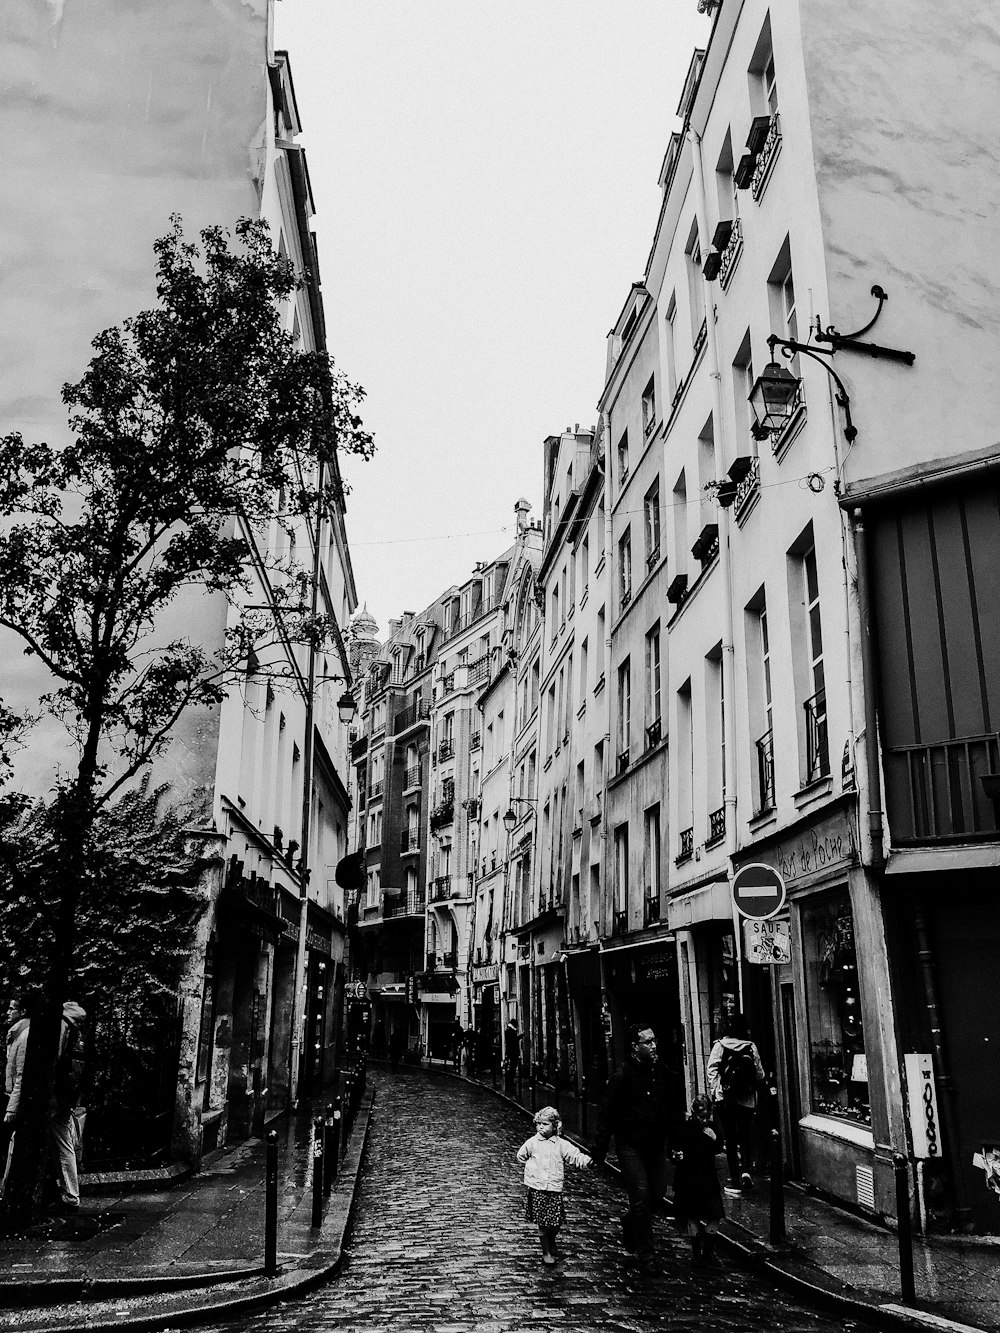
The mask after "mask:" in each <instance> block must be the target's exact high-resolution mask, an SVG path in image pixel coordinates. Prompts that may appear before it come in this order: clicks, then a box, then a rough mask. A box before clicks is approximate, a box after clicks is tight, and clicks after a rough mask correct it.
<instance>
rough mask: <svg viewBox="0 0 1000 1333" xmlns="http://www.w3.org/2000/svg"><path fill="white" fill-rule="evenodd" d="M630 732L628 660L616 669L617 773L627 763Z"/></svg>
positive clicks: (630, 675)
mask: <svg viewBox="0 0 1000 1333" xmlns="http://www.w3.org/2000/svg"><path fill="white" fill-rule="evenodd" d="M631 730H632V667H631V663H630V661H629V659H628V658H627V657H626V659H625V661H624V662H623V663H622V664H621V666H620V667H619V668H618V772H620V773H622V772H624V771H625V769H626V768H628V763H629V737H630V735H631Z"/></svg>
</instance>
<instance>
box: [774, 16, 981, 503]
mask: <svg viewBox="0 0 1000 1333" xmlns="http://www.w3.org/2000/svg"><path fill="white" fill-rule="evenodd" d="M789 8H791V6H790V7H789ZM795 8H796V9H798V10H800V12H801V27H802V53H803V61H804V72H805V78H806V87H807V93H808V107H809V125H810V133H811V139H812V144H813V153H814V168H815V177H816V182H817V187H818V196H819V206H820V209H821V213H822V228H823V239H824V244H825V260H826V269H827V284H828V287H829V311H828V318H827V311H826V310H823V311H822V313H823V316H824V323H828V322H829V323H833V324H834V325H835V326H836V327H837V328H838V329H839V330H841V331H843V332H845V333H846V332H849V331H851V330H853V329H856V328H859V327H861V326H862V325H864V324H866V323H867V322H868V320H869V319H870V317H871V315H872V314H873V313H874V309H875V302H874V300H873V298H872V297H871V295H870V289H871V286H872V283H876V282H877V283H880V284H881V285H882V286H883V287H884V288H885V290H886V291H887V292H888V295H889V300H888V303H887V304H886V307H885V309H884V312H883V314H882V316H881V318H880V320H879V322H878V324H877V325H876V326H875V328H874V329H873V330H872V331H871V333H869V334H867V335H866V338H867V339H869V340H871V341H874V342H878V343H881V344H883V345H886V346H891V347H898V348H904V349H907V350H909V351H912V352H914V353H915V354H916V362H915V364H914V365H913V366H912V367H907V366H905V365H899V364H896V363H894V362H888V361H884V360H877V361H876V360H870V359H869V358H868V357H866V356H862V355H858V354H856V353H852V352H848V351H845V352H843V353H842V354H838V356H837V358H836V365H837V369H838V371H840V373H841V374H842V376H843V378H844V380H845V382H846V384H847V387H848V391H849V393H850V396H851V402H852V407H853V409H854V415H855V419H856V422H857V426H858V430H859V436H858V440H857V444H856V446H855V448H854V450H853V451H852V453H851V456H850V458H849V460H848V462H847V466H846V469H845V476H846V479H847V480H848V481H849V482H851V483H856V482H859V481H863V480H864V479H866V478H870V477H872V476H876V475H878V474H880V473H886V472H893V471H896V470H898V469H904V468H907V467H910V466H912V465H914V464H916V463H920V462H924V461H927V460H930V459H935V458H943V457H947V456H950V455H956V454H961V453H963V452H965V451H969V452H972V451H975V450H981V449H984V448H987V447H989V446H993V447H996V446H997V444H998V440H1000V434H998V428H997V420H998V417H1000V388H998V386H997V381H996V376H995V375H994V374H992V367H994V366H995V365H996V364H997V361H998V359H1000V323H998V321H997V318H996V311H997V308H998V305H1000V259H998V257H997V245H996V218H997V213H998V210H1000V144H998V140H997V135H996V107H997V105H998V103H1000V15H998V14H997V12H996V11H995V10H994V9H993V8H992V7H991V6H989V5H969V4H965V3H962V2H961V0H941V3H938V4H934V5H915V4H912V3H910V2H909V0H886V3H885V4H881V5H879V7H878V11H877V14H875V13H873V10H872V7H871V6H870V5H868V4H866V3H864V0H842V3H839V4H837V5H833V6H831V5H828V4H821V3H819V2H818V0H799V3H798V4H797V5H796V6H795Z"/></svg>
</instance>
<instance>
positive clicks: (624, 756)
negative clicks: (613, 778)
mask: <svg viewBox="0 0 1000 1333" xmlns="http://www.w3.org/2000/svg"><path fill="white" fill-rule="evenodd" d="M628 761H629V751H628V749H627V748H626V749H624V750H621V751H620V752H619V754H618V759H617V761H616V763H615V772H616V773H624V772H625V770H626V769H627V768H628Z"/></svg>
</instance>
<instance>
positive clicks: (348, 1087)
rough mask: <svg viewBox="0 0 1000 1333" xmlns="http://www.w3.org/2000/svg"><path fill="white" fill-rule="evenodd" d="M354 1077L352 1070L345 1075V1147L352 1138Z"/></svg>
mask: <svg viewBox="0 0 1000 1333" xmlns="http://www.w3.org/2000/svg"><path fill="white" fill-rule="evenodd" d="M353 1085H354V1075H353V1074H352V1073H351V1071H350V1070H348V1071H347V1073H346V1074H345V1075H344V1127H343V1134H344V1146H345V1147H346V1146H347V1140H348V1139H349V1138H350V1137H351V1108H352V1107H353V1105H354V1086H353Z"/></svg>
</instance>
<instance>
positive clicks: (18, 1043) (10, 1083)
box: [0, 999, 28, 1198]
mask: <svg viewBox="0 0 1000 1333" xmlns="http://www.w3.org/2000/svg"><path fill="white" fill-rule="evenodd" d="M27 1044H28V1018H27V1015H26V1014H25V1012H24V1006H23V1005H22V1004H21V1001H20V1000H18V999H12V1000H11V1001H10V1003H9V1004H8V1005H7V1063H6V1067H5V1070H4V1093H5V1094H6V1096H5V1100H4V1115H3V1127H2V1129H0V1198H3V1185H4V1183H6V1180H7V1167H8V1166H9V1165H10V1150H11V1145H12V1144H13V1142H14V1123H15V1121H16V1120H17V1107H18V1102H19V1101H20V1097H21V1074H22V1072H23V1070H24V1051H25V1047H26V1046H27Z"/></svg>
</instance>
